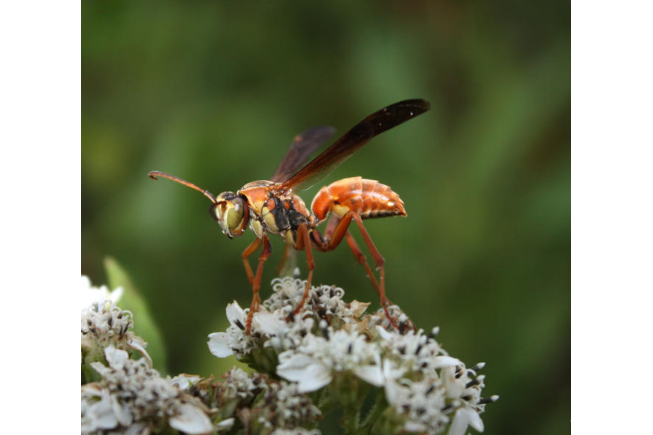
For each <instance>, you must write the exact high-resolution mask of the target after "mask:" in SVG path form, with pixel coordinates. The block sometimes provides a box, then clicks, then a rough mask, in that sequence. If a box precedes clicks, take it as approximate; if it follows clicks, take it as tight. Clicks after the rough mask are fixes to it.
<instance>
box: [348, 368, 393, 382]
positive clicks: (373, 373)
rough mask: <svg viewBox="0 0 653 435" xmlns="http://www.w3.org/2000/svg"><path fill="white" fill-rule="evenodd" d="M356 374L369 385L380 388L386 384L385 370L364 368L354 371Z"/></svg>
mask: <svg viewBox="0 0 653 435" xmlns="http://www.w3.org/2000/svg"><path fill="white" fill-rule="evenodd" d="M354 374H355V375H356V376H358V377H359V378H361V379H362V380H364V381H365V382H367V383H368V384H371V385H374V386H375V387H380V386H382V385H383V384H384V383H385V376H383V370H381V367H379V366H362V367H356V368H355V369H354Z"/></svg>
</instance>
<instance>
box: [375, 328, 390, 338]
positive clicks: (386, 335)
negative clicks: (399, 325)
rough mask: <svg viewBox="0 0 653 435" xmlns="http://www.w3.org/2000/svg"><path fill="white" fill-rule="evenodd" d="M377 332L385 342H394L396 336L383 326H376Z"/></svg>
mask: <svg viewBox="0 0 653 435" xmlns="http://www.w3.org/2000/svg"><path fill="white" fill-rule="evenodd" d="M376 330H377V331H378V332H379V335H380V336H381V338H383V339H384V340H392V339H393V338H394V335H393V334H392V333H391V332H388V331H386V329H385V328H384V327H383V326H380V325H376Z"/></svg>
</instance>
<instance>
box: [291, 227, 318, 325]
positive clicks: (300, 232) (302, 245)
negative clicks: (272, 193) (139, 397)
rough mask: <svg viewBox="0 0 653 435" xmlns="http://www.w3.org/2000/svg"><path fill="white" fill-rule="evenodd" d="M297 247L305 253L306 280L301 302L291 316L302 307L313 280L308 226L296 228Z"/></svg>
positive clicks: (313, 267)
mask: <svg viewBox="0 0 653 435" xmlns="http://www.w3.org/2000/svg"><path fill="white" fill-rule="evenodd" d="M295 243H296V245H297V250H298V251H301V250H302V249H303V250H304V252H306V262H307V263H308V278H306V288H305V289H304V295H303V296H302V300H301V302H299V305H297V308H295V311H294V312H293V314H297V313H299V310H301V308H302V307H303V306H304V302H306V298H308V291H309V290H310V289H311V281H312V280H313V269H315V261H313V250H312V249H311V238H310V235H309V233H308V226H307V225H306V224H300V225H299V227H298V228H297V239H296V241H295Z"/></svg>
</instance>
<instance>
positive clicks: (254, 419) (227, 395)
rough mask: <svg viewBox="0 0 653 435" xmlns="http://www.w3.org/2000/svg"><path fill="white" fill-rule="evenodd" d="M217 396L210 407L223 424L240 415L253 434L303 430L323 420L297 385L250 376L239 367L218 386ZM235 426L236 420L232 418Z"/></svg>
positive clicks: (266, 377) (231, 371)
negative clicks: (214, 410)
mask: <svg viewBox="0 0 653 435" xmlns="http://www.w3.org/2000/svg"><path fill="white" fill-rule="evenodd" d="M213 396H214V397H215V400H214V401H212V402H211V403H210V406H211V407H212V408H214V409H216V410H217V412H218V413H219V414H220V415H221V416H222V418H223V419H225V420H223V422H226V420H227V417H229V416H232V415H236V416H237V418H238V420H239V422H240V424H241V425H242V426H243V427H245V428H249V431H250V432H251V433H260V434H271V433H273V432H274V431H275V430H280V429H284V430H288V431H298V430H303V429H302V428H303V427H305V426H307V425H314V424H315V423H316V422H317V420H319V419H320V418H322V413H321V412H320V410H319V409H318V408H317V407H316V406H315V405H313V402H312V401H311V398H310V397H309V396H308V395H306V394H303V393H301V392H299V390H298V389H297V385H296V384H292V383H289V382H285V381H281V382H279V381H275V380H273V379H271V378H269V377H268V376H266V375H263V374H260V373H253V374H251V375H248V374H247V373H245V372H244V371H243V370H241V369H239V368H236V367H234V368H232V369H231V370H230V371H229V372H227V373H225V374H224V375H223V376H221V377H220V380H219V381H218V382H217V383H216V384H214V392H213ZM225 424H226V423H225ZM233 424H235V420H234V419H233V418H231V426H233ZM274 433H276V432H274ZM293 433H294V432H293ZM317 433H319V432H317Z"/></svg>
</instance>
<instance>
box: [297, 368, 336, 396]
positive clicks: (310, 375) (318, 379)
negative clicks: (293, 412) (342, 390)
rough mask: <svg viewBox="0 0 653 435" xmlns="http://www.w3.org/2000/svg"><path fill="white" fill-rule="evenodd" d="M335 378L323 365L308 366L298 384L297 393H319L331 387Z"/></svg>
mask: <svg viewBox="0 0 653 435" xmlns="http://www.w3.org/2000/svg"><path fill="white" fill-rule="evenodd" d="M332 379H333V376H332V375H331V370H329V368H328V367H326V366H324V365H322V364H313V365H311V366H308V368H307V369H306V371H305V372H304V377H302V378H301V379H300V380H299V383H298V384H297V391H299V392H300V393H310V392H311V391H317V390H319V389H320V388H322V387H324V386H326V385H329V383H331V380H332Z"/></svg>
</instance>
